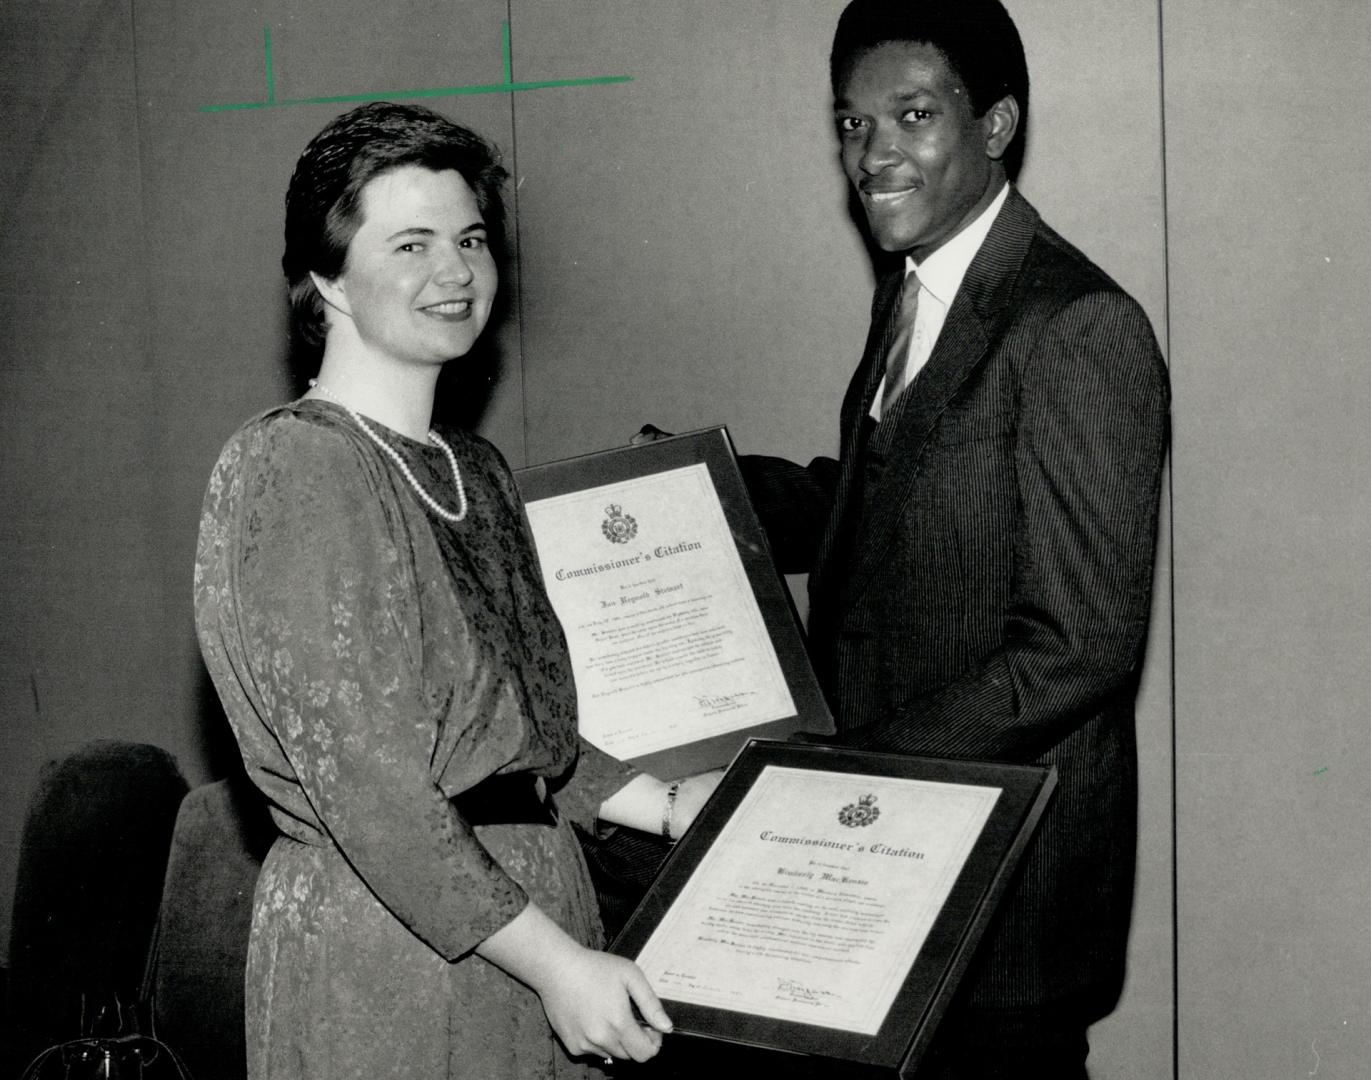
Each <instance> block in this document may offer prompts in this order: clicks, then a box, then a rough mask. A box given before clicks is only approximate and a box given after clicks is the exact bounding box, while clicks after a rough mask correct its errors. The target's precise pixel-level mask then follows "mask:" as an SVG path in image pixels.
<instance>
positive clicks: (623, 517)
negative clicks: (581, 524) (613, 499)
mask: <svg viewBox="0 0 1371 1080" xmlns="http://www.w3.org/2000/svg"><path fill="white" fill-rule="evenodd" d="M605 513H606V514H608V515H609V516H608V517H607V518H605V520H604V521H602V522H601V523H600V531H601V532H602V533H604V534H605V539H606V540H608V541H609V542H610V543H611V544H627V543H628V542H629V541H630V540H632V539H633V538H634V537H635V536H637V535H638V523H637V522H636V521H634V520H633V518H632V517H630V516H629V515H628V514H625V513H624V508H623V507H622V506H620V505H619V504H618V503H610V504H609V505H608V506H606V507H605Z"/></svg>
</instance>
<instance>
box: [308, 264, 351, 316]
mask: <svg viewBox="0 0 1371 1080" xmlns="http://www.w3.org/2000/svg"><path fill="white" fill-rule="evenodd" d="M309 278H310V280H311V281H313V282H314V287H315V289H317V290H318V291H319V298H320V299H321V300H323V302H324V304H325V305H326V306H327V307H331V308H332V309H333V310H334V311H336V312H338V313H339V314H340V315H346V316H347V317H348V318H349V319H350V318H352V308H351V307H350V306H349V305H348V298H347V290H346V289H345V288H344V287H343V279H342V278H341V277H336V278H333V279H332V280H330V279H329V278H326V277H324V276H323V275H322V274H316V273H315V272H314V271H313V270H311V271H310V272H309ZM324 321H325V323H328V322H330V321H331V318H330V316H329V314H328V312H324Z"/></svg>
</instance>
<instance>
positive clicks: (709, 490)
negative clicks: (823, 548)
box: [515, 427, 833, 779]
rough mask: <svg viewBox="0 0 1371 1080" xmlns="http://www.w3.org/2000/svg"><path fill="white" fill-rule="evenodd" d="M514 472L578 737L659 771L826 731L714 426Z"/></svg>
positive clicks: (731, 460)
mask: <svg viewBox="0 0 1371 1080" xmlns="http://www.w3.org/2000/svg"><path fill="white" fill-rule="evenodd" d="M515 475H516V477H517V479H518V482H519V487H520V489H521V491H522V494H523V498H524V505H525V507H526V509H527V513H528V519H529V524H530V526H531V528H532V531H533V537H534V540H535V542H536V544H537V548H538V558H539V562H540V563H541V565H542V571H543V579H544V583H545V585H546V587H547V591H548V595H549V596H550V597H551V599H552V605H553V608H554V609H555V610H556V612H557V616H558V618H559V619H560V620H561V623H562V629H563V631H564V632H565V633H566V636H567V643H568V646H569V648H570V652H571V662H572V667H573V669H574V671H575V674H576V690H577V704H578V709H579V713H580V724H581V733H582V735H584V736H585V737H586V738H587V739H588V740H589V741H590V742H592V743H594V744H595V745H596V746H598V747H600V749H602V750H604V751H606V752H607V753H609V754H612V755H613V756H614V757H617V758H620V759H621V760H625V761H631V762H633V763H634V764H635V765H637V766H638V767H639V768H641V769H643V770H644V771H646V772H649V773H652V774H653V775H655V776H659V777H662V778H666V779H671V778H674V777H679V776H686V775H689V774H691V773H696V772H702V771H704V770H706V769H710V768H714V767H716V766H719V765H724V764H727V763H728V762H729V761H730V760H732V758H733V756H734V755H735V753H736V752H737V750H738V747H739V746H741V745H742V744H743V743H744V742H745V741H746V740H747V738H749V737H753V736H765V737H771V738H784V737H785V736H787V735H789V734H791V733H792V732H794V731H798V730H805V731H814V732H829V731H832V730H833V721H832V717H831V716H830V715H829V712H828V707H827V705H826V704H825V702H824V699H823V695H822V693H821V692H820V690H819V686H818V683H817V682H816V680H815V678H814V673H813V671H812V669H811V668H810V666H809V660H808V658H807V656H806V655H805V650H804V642H803V639H802V637H801V633H800V628H799V622H798V620H797V619H796V615H795V609H794V606H793V605H792V603H791V600H790V594H789V592H788V591H787V590H786V587H785V584H784V582H782V580H781V578H780V576H779V574H777V572H776V568H775V564H774V563H773V562H772V560H771V555H770V552H769V550H768V548H767V544H766V537H765V535H764V533H763V531H762V528H761V525H760V523H759V522H758V521H757V516H756V514H755V512H754V511H753V509H752V503H751V501H750V500H749V498H748V495H747V490H746V488H745V487H744V486H743V480H742V475H741V474H740V473H739V471H738V463H737V460H736V458H735V457H734V454H733V446H732V443H731V442H730V440H729V437H728V432H727V431H726V430H725V429H723V428H721V427H717V428H710V429H707V430H705V431H698V432H693V433H690V434H687V435H676V436H671V437H669V438H666V439H662V440H659V441H657V442H651V443H645V444H643V445H641V446H630V447H624V448H621V449H616V450H608V451H604V452H602V453H598V454H589V455H587V456H585V457H578V458H571V459H569V460H566V461H558V462H552V463H550V464H547V465H537V466H534V467H532V468H528V469H522V470H520V471H519V472H517V473H516V474H515Z"/></svg>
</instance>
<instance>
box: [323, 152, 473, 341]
mask: <svg viewBox="0 0 1371 1080" xmlns="http://www.w3.org/2000/svg"><path fill="white" fill-rule="evenodd" d="M360 201H361V220H362V223H361V226H360V227H359V228H358V229H357V232H356V234H355V235H354V236H353V238H352V242H351V243H350V244H349V245H348V251H347V261H346V263H345V264H344V267H343V272H342V273H341V274H340V275H339V276H338V277H337V278H335V279H334V280H333V281H332V282H323V281H319V280H318V279H317V278H316V284H318V286H319V288H320V291H321V292H322V293H323V295H324V297H325V299H326V300H327V301H328V302H329V304H330V306H332V307H333V308H334V309H335V311H334V312H333V313H332V314H331V316H330V320H331V321H330V327H329V335H330V337H332V335H334V334H336V333H338V332H339V331H340V330H341V331H342V332H343V333H344V334H345V335H348V336H355V338H356V343H357V344H360V345H361V346H362V347H363V349H364V350H365V351H366V352H369V353H370V354H371V355H373V356H374V357H376V358H377V359H382V360H387V361H392V362H394V361H398V362H400V363H410V364H442V363H444V362H445V361H447V360H451V359H452V358H453V357H456V356H463V355H465V354H466V353H467V352H468V351H469V350H470V349H471V346H472V345H473V344H474V343H475V341H476V339H477V338H478V337H479V336H480V334H481V331H482V330H483V329H484V328H485V325H486V320H487V319H489V318H490V308H491V303H492V302H493V301H494V299H495V289H496V285H497V281H498V276H497V273H496V270H495V260H494V259H493V258H492V256H491V253H490V244H489V238H488V237H487V235H486V226H485V221H484V220H482V218H481V211H480V210H479V208H478V207H477V205H476V195H475V193H473V192H472V190H471V188H470V186H468V184H467V182H466V181H465V180H463V179H462V176H461V174H460V173H458V172H456V171H454V170H444V171H442V172H434V171H432V170H430V169H425V168H422V167H421V166H418V165H405V166H402V167H400V168H398V169H392V170H390V171H389V172H385V173H382V174H381V175H380V176H378V177H376V178H375V179H374V180H371V181H369V182H368V183H367V184H366V186H365V187H363V188H362V194H361V200H360Z"/></svg>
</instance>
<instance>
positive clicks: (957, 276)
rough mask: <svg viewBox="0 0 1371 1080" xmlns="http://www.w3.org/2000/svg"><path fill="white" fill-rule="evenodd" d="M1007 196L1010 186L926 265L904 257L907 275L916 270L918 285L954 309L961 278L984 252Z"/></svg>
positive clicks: (927, 260) (926, 260) (931, 257)
mask: <svg viewBox="0 0 1371 1080" xmlns="http://www.w3.org/2000/svg"><path fill="white" fill-rule="evenodd" d="M1008 197H1009V184H1008V183H1006V184H1004V185H1002V186H1001V187H1000V191H999V194H997V195H996V196H995V198H994V199H992V200H991V201H990V205H989V206H987V207H986V208H985V209H984V210H982V211H981V212H980V213H979V214H978V215H977V216H976V219H975V220H974V221H973V222H971V224H970V225H968V226H967V227H966V228H965V229H963V230H962V231H961V232H959V233H958V234H957V235H956V236H954V237H953V238H952V239H951V240H949V241H948V242H947V243H945V244H944V245H943V246H942V247H940V248H938V250H937V251H935V252H933V254H932V255H930V256H928V258H926V259H925V260H924V261H923V262H921V263H917V264H916V263H915V262H914V260H913V258H911V257H910V256H908V255H906V256H905V273H906V274H907V273H909V271H911V270H914V271H917V272H918V275H919V285H920V286H921V287H922V288H923V289H925V290H927V291H928V292H929V293H931V294H932V295H933V298H934V299H936V300H937V301H938V303H940V304H942V306H943V307H944V308H949V307H951V306H952V300H953V298H954V297H955V296H956V295H957V290H958V289H960V288H961V287H962V279H963V278H964V277H966V272H967V270H968V269H970V267H971V261H972V260H973V259H974V258H975V257H976V252H978V251H980V250H981V245H982V244H983V243H985V238H986V235H987V234H988V233H989V232H990V226H992V225H993V224H995V216H996V215H997V214H998V213H999V212H1000V207H1002V206H1004V201H1005V199H1007V198H1008Z"/></svg>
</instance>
